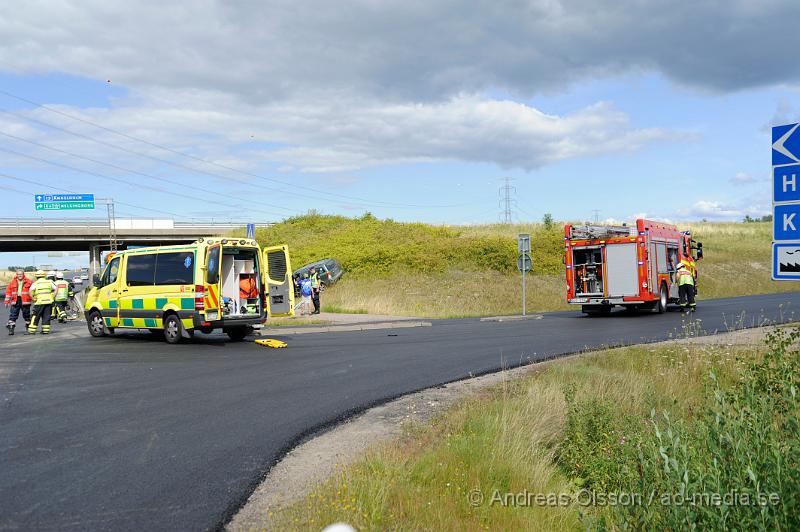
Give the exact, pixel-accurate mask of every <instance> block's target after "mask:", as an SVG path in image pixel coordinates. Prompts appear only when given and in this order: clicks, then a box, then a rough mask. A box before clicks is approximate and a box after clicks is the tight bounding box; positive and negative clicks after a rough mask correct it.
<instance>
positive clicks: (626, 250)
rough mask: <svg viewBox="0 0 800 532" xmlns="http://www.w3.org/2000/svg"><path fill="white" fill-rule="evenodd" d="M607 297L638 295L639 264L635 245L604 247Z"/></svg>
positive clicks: (632, 243)
mask: <svg viewBox="0 0 800 532" xmlns="http://www.w3.org/2000/svg"><path fill="white" fill-rule="evenodd" d="M606 283H607V284H606V286H607V288H608V297H619V296H638V295H639V264H638V262H637V259H636V243H635V242H631V243H630V244H613V245H609V246H606Z"/></svg>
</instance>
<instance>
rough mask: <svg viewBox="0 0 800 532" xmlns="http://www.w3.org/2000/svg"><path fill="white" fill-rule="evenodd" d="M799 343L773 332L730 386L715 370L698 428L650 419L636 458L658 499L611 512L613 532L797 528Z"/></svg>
mask: <svg viewBox="0 0 800 532" xmlns="http://www.w3.org/2000/svg"><path fill="white" fill-rule="evenodd" d="M798 338H800V330H798V329H795V330H793V331H792V332H790V333H787V332H785V331H783V330H780V329H778V330H776V331H774V332H771V333H770V334H769V336H768V337H767V343H768V346H769V349H768V351H767V353H766V354H765V356H764V357H763V359H761V360H759V361H756V362H752V363H750V364H749V365H748V366H747V367H746V369H745V370H744V372H743V374H742V378H741V380H740V381H739V382H738V383H736V384H735V385H733V386H732V387H730V389H727V388H726V387H725V386H724V385H723V384H721V379H720V378H719V377H718V373H717V372H715V371H712V372H711V374H710V376H709V386H708V390H709V392H708V393H709V398H708V399H709V404H710V406H709V407H708V408H707V410H706V411H705V412H704V414H703V415H702V416H701V417H700V418H699V419H698V420H697V421H696V422H694V423H687V422H675V421H672V420H671V419H670V417H669V415H668V414H667V413H664V414H663V415H662V416H661V417H660V418H659V417H656V413H655V412H652V413H651V423H652V427H653V436H652V438H651V439H650V441H648V442H647V444H646V445H644V446H643V448H642V452H641V455H640V458H639V462H640V465H641V470H642V477H641V479H640V489H641V492H642V493H644V494H649V493H654V494H655V499H653V500H652V501H651V502H650V503H648V499H647V498H645V501H644V502H645V504H643V505H641V506H631V507H621V508H617V509H616V513H617V515H616V520H617V521H618V524H619V525H620V526H622V527H635V528H643V529H671V530H678V529H687V528H691V529H694V528H696V529H699V530H707V529H716V530H722V529H728V528H737V529H739V530H798V529H800V507H798V506H799V505H800V423H798V414H799V413H800V400H799V398H798V390H799V389H800V351H798V350H797V349H796V348H793V345H794V343H795V342H796V341H797V340H798ZM665 494H666V495H665ZM773 494H777V497H779V501H778V502H777V503H776V501H775V500H774V498H772V497H774V496H773ZM667 496H669V497H671V499H666V498H665V497H667ZM715 496H716V497H720V498H721V499H722V500H721V501H719V500H717V499H714V498H713V497H715ZM726 498H727V499H726ZM681 499H683V500H682V501H681V502H682V504H676V503H675V501H676V500H678V501H680V500H681ZM731 503H732V504H731Z"/></svg>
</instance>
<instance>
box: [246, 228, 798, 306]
mask: <svg viewBox="0 0 800 532" xmlns="http://www.w3.org/2000/svg"><path fill="white" fill-rule="evenodd" d="M770 227H771V226H770V225H769V224H768V223H748V224H743V223H725V224H715V223H699V224H690V225H688V226H684V225H682V226H681V228H682V229H687V228H691V229H693V230H694V231H695V234H696V238H698V239H699V240H701V241H702V242H703V243H704V246H705V250H706V259H705V260H703V261H702V263H701V264H700V275H701V279H700V283H701V284H700V298H701V299H702V298H711V297H724V296H738V295H750V294H758V293H768V292H779V291H786V290H792V289H793V288H794V284H793V283H776V282H774V281H771V280H770V241H771V233H770V231H771V228H770ZM562 231H563V229H562V226H561V225H560V224H556V225H555V226H552V227H550V228H546V227H544V226H542V225H541V224H528V225H511V226H506V225H484V226H431V225H426V224H407V223H397V222H393V221H391V220H377V219H375V218H373V217H371V216H365V217H362V218H358V219H351V218H344V217H339V216H322V215H313V214H312V215H307V216H301V217H297V218H292V219H289V220H286V221H285V222H283V223H281V224H278V225H276V226H274V227H271V228H268V229H260V230H259V231H258V235H257V236H258V240H259V241H260V242H261V243H262V245H263V244H267V243H269V244H274V243H288V244H289V246H290V249H291V253H292V263H293V265H294V266H296V267H297V266H301V265H303V264H305V263H308V262H311V261H313V260H316V259H319V258H323V257H333V258H336V259H338V260H339V261H340V262H341V263H342V264H343V266H344V268H345V269H346V270H347V273H346V274H345V276H344V277H343V278H342V280H341V281H340V282H339V283H338V284H337V285H336V286H334V287H333V288H332V289H331V290H329V291H327V292H326V293H325V294H324V296H323V298H322V304H323V310H325V311H328V312H361V313H365V312H368V313H370V314H390V315H407V316H426V317H457V316H479V315H484V316H485V315H499V314H513V313H516V312H519V310H520V309H519V304H520V300H521V287H520V278H519V273H517V271H516V256H517V248H516V236H517V234H518V233H531V235H532V239H533V242H534V250H533V264H534V266H533V275H532V276H529V277H528V284H527V294H526V295H527V300H528V310H529V311H530V312H536V311H548V310H559V309H565V308H567V305H566V304H565V294H566V283H565V281H564V271H563V264H562V254H563V232H562Z"/></svg>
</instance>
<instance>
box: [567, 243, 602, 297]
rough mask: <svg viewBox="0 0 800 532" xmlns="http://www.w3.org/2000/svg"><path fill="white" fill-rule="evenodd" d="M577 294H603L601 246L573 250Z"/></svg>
mask: <svg viewBox="0 0 800 532" xmlns="http://www.w3.org/2000/svg"><path fill="white" fill-rule="evenodd" d="M572 264H573V267H574V268H573V271H574V272H575V295H576V296H589V295H597V296H602V295H603V252H602V249H601V248H600V247H593V248H581V249H573V250H572Z"/></svg>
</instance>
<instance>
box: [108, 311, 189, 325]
mask: <svg viewBox="0 0 800 532" xmlns="http://www.w3.org/2000/svg"><path fill="white" fill-rule="evenodd" d="M117 312H119V317H120V319H122V320H123V321H124V319H125V318H143V319H151V320H160V319H161V317H162V315H163V314H164V312H162V311H161V310H139V309H130V310H128V309H121V310H119V311H117V310H114V311H111V310H110V309H109V310H104V311H102V312H101V313H100V314H101V315H102V316H103V318H116V317H117ZM173 312H174V311H173ZM177 312H178V317H179V318H181V319H192V318H193V317H194V309H192V310H179V311H177ZM131 327H132V326H131Z"/></svg>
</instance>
